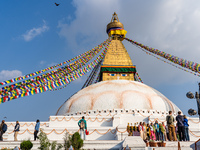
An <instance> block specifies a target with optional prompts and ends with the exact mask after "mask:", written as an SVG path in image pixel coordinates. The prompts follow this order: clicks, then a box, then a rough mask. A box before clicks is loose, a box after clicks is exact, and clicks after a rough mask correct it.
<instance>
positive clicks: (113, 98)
mask: <svg viewBox="0 0 200 150" xmlns="http://www.w3.org/2000/svg"><path fill="white" fill-rule="evenodd" d="M107 109H146V110H158V111H165V112H168V111H169V110H172V111H173V112H174V113H177V112H178V111H179V110H180V109H179V108H178V107H177V106H176V105H175V104H174V103H172V102H171V101H170V100H169V99H168V98H166V97H165V96H164V95H162V94H161V93H160V92H158V91H157V90H155V89H153V88H151V87H149V86H147V85H145V84H143V83H140V82H137V81H128V80H110V81H102V82H99V83H96V84H93V85H90V86H88V87H86V88H84V89H82V90H80V91H79V92H77V93H76V94H75V95H73V96H72V97H71V98H70V99H68V100H67V101H66V102H65V103H64V104H63V105H62V106H61V107H60V108H59V109H58V111H57V113H56V115H66V114H67V113H75V112H79V111H87V110H107Z"/></svg>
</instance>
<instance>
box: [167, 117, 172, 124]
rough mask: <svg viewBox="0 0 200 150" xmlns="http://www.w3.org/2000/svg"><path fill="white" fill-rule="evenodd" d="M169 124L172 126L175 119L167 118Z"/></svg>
mask: <svg viewBox="0 0 200 150" xmlns="http://www.w3.org/2000/svg"><path fill="white" fill-rule="evenodd" d="M167 117H168V118H167V124H172V123H173V117H172V116H167Z"/></svg>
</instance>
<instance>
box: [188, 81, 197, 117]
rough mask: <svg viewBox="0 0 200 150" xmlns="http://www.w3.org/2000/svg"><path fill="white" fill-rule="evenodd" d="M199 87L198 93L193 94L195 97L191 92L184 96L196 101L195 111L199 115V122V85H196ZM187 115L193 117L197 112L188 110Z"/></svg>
mask: <svg viewBox="0 0 200 150" xmlns="http://www.w3.org/2000/svg"><path fill="white" fill-rule="evenodd" d="M198 85H199V92H195V97H194V94H193V93H192V92H188V93H187V94H186V96H187V98H190V99H194V98H195V99H196V101H197V109H198V115H199V121H200V100H199V99H200V83H198ZM188 114H189V115H191V116H193V115H196V114H197V112H196V111H195V110H194V109H189V110H188Z"/></svg>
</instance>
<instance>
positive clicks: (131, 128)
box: [130, 123, 134, 135]
mask: <svg viewBox="0 0 200 150" xmlns="http://www.w3.org/2000/svg"><path fill="white" fill-rule="evenodd" d="M133 128H134V127H133V124H132V123H131V126H130V135H133V132H134V131H133Z"/></svg>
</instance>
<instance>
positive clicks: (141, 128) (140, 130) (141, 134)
mask: <svg viewBox="0 0 200 150" xmlns="http://www.w3.org/2000/svg"><path fill="white" fill-rule="evenodd" d="M138 130H139V132H140V137H141V138H142V139H144V138H143V137H144V132H143V131H144V129H143V126H142V122H140V124H139V125H138Z"/></svg>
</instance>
